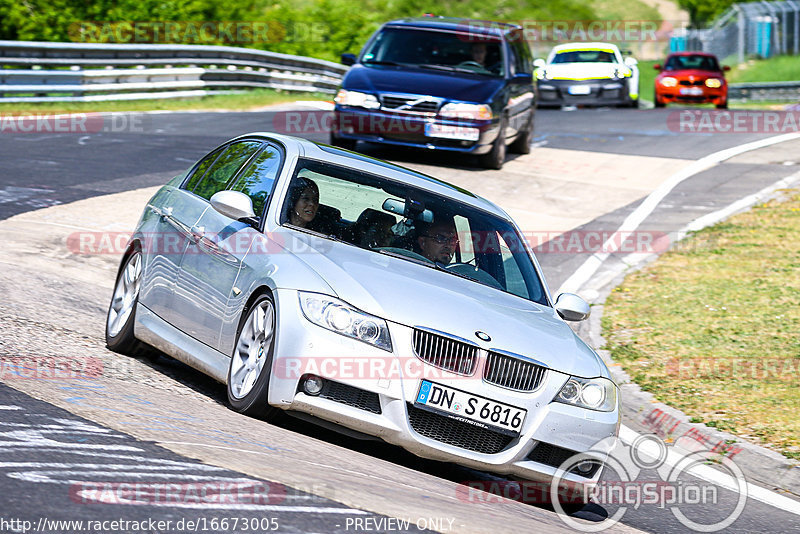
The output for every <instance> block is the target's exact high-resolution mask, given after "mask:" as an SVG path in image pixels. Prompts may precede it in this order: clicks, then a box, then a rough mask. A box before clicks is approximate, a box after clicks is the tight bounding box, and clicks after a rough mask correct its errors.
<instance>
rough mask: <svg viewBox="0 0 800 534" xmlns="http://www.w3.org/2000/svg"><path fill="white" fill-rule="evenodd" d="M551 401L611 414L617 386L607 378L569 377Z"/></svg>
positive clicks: (614, 405) (614, 403)
mask: <svg viewBox="0 0 800 534" xmlns="http://www.w3.org/2000/svg"><path fill="white" fill-rule="evenodd" d="M553 400H554V401H556V402H563V403H564V404H572V405H575V406H580V407H581V408H588V409H590V410H597V411H599V412H611V411H613V410H614V408H615V407H616V405H617V386H616V385H614V383H613V382H612V381H611V380H608V379H607V378H580V377H577V376H571V377H570V378H569V380H567V383H566V384H564V386H563V387H562V388H561V391H559V392H558V395H556V398H555V399H553Z"/></svg>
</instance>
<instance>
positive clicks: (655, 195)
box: [558, 133, 800, 293]
mask: <svg viewBox="0 0 800 534" xmlns="http://www.w3.org/2000/svg"><path fill="white" fill-rule="evenodd" d="M795 139H800V133H790V134H783V135H778V136H775V137H769V138H767V139H761V140H759V141H755V142H752V143H746V144H744V145H739V146H735V147H732V148H728V149H725V150H720V151H719V152H714V153H713V154H709V155H708V156H705V157H703V158H700V159H699V160H697V161H695V162H694V163H691V164H690V165H688V166H687V167H685V168H683V169H681V170H680V171H678V172H676V173H675V174H673V175H672V176H670V177H669V178H668V179H667V181H666V182H664V183H662V184H661V185H660V186H658V187H657V188H656V189H655V191H653V192H652V193H650V194H649V195H647V197H646V198H645V199H644V202H642V203H641V204H640V205H639V206H638V207H637V208H636V209H635V210H634V211H633V213H631V214H630V215H628V216H627V217H626V218H625V220H624V221H623V222H622V224H621V225H620V227H619V228H618V229H617V231H616V232H615V233H614V234H613V236H614V237H612V238H610V239H608V240H607V241H606V242H605V243H603V246H602V247H601V250H606V251H609V252H602V253H595V254H592V256H591V257H589V258H588V259H587V260H586V261H585V262H583V264H582V265H581V266H580V267H579V268H578V269H577V270H576V271H575V272H574V273H572V275H571V276H570V277H569V278H568V279H567V280H566V282H564V283H563V284H562V285H561V288H560V289H559V290H558V293H564V292H567V293H575V292H577V291H578V290H580V288H581V286H583V285H584V284H585V283H586V282H588V281H589V279H590V278H591V277H592V276H593V275H594V274H595V273H596V272H597V270H598V269H599V268H600V266H601V265H602V264H603V262H604V261H605V260H606V259H608V257H609V256H610V255H611V254H612V253H613V252H614V251H616V250H617V249H618V248H619V246H620V245H621V242H622V241H623V240H620V239H618V236H619V235H620V234H622V233H628V232H633V231H635V230H636V229H637V228H638V227H639V225H640V224H642V222H643V221H644V220H645V219H646V218H647V217H649V216H650V214H651V213H653V211H654V210H655V209H656V207H657V206H658V204H659V203H660V202H661V201H662V200H663V199H664V197H666V196H667V195H668V194H669V193H670V191H672V190H673V189H674V188H675V187H676V186H677V185H679V184H680V183H681V182H683V181H684V180H686V179H687V178H691V177H692V176H694V175H696V174H698V173H700V172H702V171H705V170H707V169H710V168H711V167H713V166H714V165H717V164H718V163H720V162H722V161H725V160H726V159H730V158H732V157H734V156H738V155H739V154H743V153H745V152H749V151H751V150H757V149H759V148H764V147H767V146H771V145H775V144H778V143H783V142H785V141H792V140H795Z"/></svg>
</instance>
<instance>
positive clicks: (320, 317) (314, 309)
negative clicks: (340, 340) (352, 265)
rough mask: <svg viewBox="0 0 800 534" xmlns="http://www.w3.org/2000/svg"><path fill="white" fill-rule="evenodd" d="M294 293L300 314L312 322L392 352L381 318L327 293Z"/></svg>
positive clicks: (387, 329) (387, 331)
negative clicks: (297, 296) (297, 299)
mask: <svg viewBox="0 0 800 534" xmlns="http://www.w3.org/2000/svg"><path fill="white" fill-rule="evenodd" d="M298 295H299V297H300V309H302V310H303V315H305V316H306V319H308V320H309V321H311V322H312V323H314V324H315V325H318V326H321V327H322V328H327V329H328V330H332V331H334V332H336V333H337V334H342V335H343V336H347V337H352V338H353V339H357V340H359V341H363V342H364V343H368V344H370V345H375V346H376V347H378V348H381V349H383V350H387V351H389V352H392V340H391V338H390V337H389V327H388V326H387V325H386V321H384V320H383V319H381V318H379V317H375V316H374V315H370V314H368V313H365V312H363V311H361V310H359V309H357V308H354V307H353V306H350V305H349V304H347V303H346V302H344V301H342V300H339V299H337V298H334V297H329V296H328V295H322V294H319V293H306V292H303V291H301V292H299V293H298Z"/></svg>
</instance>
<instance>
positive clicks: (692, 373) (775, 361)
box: [665, 356, 800, 382]
mask: <svg viewBox="0 0 800 534" xmlns="http://www.w3.org/2000/svg"><path fill="white" fill-rule="evenodd" d="M665 370H666V372H667V374H668V375H670V376H672V377H677V378H679V379H703V378H714V379H726V378H729V379H734V380H743V379H752V380H768V379H771V380H775V379H777V380H790V381H792V382H796V381H798V379H800V360H797V359H790V358H762V357H761V356H754V357H752V358H686V359H680V358H670V359H669V360H667V361H666V363H665Z"/></svg>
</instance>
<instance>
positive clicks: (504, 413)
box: [415, 380, 527, 436]
mask: <svg viewBox="0 0 800 534" xmlns="http://www.w3.org/2000/svg"><path fill="white" fill-rule="evenodd" d="M415 404H416V405H417V406H419V407H424V408H428V409H433V411H436V412H444V413H445V414H447V415H449V416H450V417H453V418H454V419H460V420H468V421H471V422H473V423H472V424H475V423H478V425H477V426H482V427H484V428H492V429H493V430H497V431H499V432H501V433H503V434H507V435H510V436H518V435H519V433H520V430H521V429H522V423H523V422H524V421H525V415H526V414H527V411H526V410H523V409H522V408H516V407H514V406H510V405H508V404H503V403H502V402H497V401H493V400H491V399H487V398H486V397H481V396H480V395H473V394H472V393H467V392H466V391H461V390H459V389H455V388H451V387H448V386H443V385H441V384H436V383H434V382H429V381H427V380H423V381H422V383H421V384H420V386H419V392H418V393H417V398H416V402H415Z"/></svg>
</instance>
